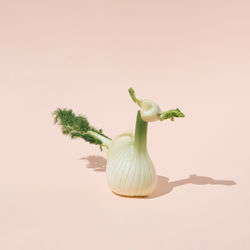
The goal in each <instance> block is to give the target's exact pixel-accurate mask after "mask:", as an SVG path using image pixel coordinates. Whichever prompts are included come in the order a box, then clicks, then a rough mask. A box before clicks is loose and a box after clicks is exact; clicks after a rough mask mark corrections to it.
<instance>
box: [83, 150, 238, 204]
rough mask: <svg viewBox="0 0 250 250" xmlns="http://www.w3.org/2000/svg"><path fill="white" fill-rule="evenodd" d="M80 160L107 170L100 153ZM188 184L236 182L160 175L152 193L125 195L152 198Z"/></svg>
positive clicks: (205, 177)
mask: <svg viewBox="0 0 250 250" xmlns="http://www.w3.org/2000/svg"><path fill="white" fill-rule="evenodd" d="M80 160H86V161H87V162H88V163H87V166H86V167H87V168H92V169H93V170H94V171H96V172H105V171H106V164H107V160H106V159H105V158H104V157H103V156H100V155H89V156H87V157H82V158H80ZM186 184H195V185H208V184H210V185H224V186H231V185H235V184H236V182H234V181H233V180H215V179H213V178H211V177H207V176H199V175H196V174H193V175H190V176H189V178H186V179H181V180H177V181H169V178H167V177H165V176H161V175H158V176H157V186H156V188H155V190H154V192H153V193H152V194H150V195H149V196H145V197H138V196H134V197H133V196H123V195H119V194H118V195H119V196H123V197H127V198H137V199H152V198H156V197H160V196H163V195H165V194H168V193H170V192H171V191H172V190H173V189H174V188H175V187H178V186H182V185H186Z"/></svg>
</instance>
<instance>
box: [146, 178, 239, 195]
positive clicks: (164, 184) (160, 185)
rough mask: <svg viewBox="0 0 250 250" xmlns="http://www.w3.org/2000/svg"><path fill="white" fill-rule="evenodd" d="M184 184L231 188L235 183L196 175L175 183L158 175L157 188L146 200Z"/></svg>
mask: <svg viewBox="0 0 250 250" xmlns="http://www.w3.org/2000/svg"><path fill="white" fill-rule="evenodd" d="M185 184H196V185H207V184H211V185H226V186H231V185H235V184H236V182H234V181H233V180H215V179H213V178H211V177H207V176H199V175H196V174H193V175H190V176H189V178H186V179H181V180H177V181H169V179H168V178H167V177H165V176H161V175H158V176H157V186H156V189H155V190H154V192H153V193H152V194H150V195H149V196H148V197H146V198H148V199H150V198H156V197H159V196H162V195H165V194H168V193H170V192H171V191H172V190H173V189H174V188H175V187H178V186H182V185H185Z"/></svg>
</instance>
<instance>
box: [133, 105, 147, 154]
mask: <svg viewBox="0 0 250 250" xmlns="http://www.w3.org/2000/svg"><path fill="white" fill-rule="evenodd" d="M147 130H148V123H147V122H145V121H143V120H142V119H141V113H140V110H138V112H137V117H136V125H135V140H134V147H135V148H136V150H138V151H140V152H146V151H147Z"/></svg>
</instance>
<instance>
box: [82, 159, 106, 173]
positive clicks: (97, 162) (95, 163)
mask: <svg viewBox="0 0 250 250" xmlns="http://www.w3.org/2000/svg"><path fill="white" fill-rule="evenodd" d="M80 160H86V161H88V164H87V166H86V167H87V168H92V169H93V170H94V171H96V172H105V171H106V164H107V160H106V159H105V158H104V157H102V156H100V155H89V156H87V157H82V158H81V159H80Z"/></svg>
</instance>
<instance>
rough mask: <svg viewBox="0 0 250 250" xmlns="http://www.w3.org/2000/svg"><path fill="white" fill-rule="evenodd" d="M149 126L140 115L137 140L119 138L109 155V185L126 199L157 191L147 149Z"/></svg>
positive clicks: (153, 170) (126, 137)
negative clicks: (126, 197)
mask: <svg viewBox="0 0 250 250" xmlns="http://www.w3.org/2000/svg"><path fill="white" fill-rule="evenodd" d="M146 136H147V123H146V122H144V121H142V120H141V117H140V113H139V112H138V115H137V126H136V132H135V137H134V136H133V135H132V134H129V133H126V134H121V135H119V136H117V137H115V138H114V139H113V140H112V142H111V144H110V147H109V150H108V154H107V182H108V185H109V186H110V188H111V190H112V191H113V192H114V193H116V194H119V195H124V196H147V195H149V194H150V193H152V192H153V191H154V189H155V187H156V182H157V176H156V171H155V167H154V165H153V162H152V160H151V159H150V156H149V155H148V152H147V147H146V139H147V138H146Z"/></svg>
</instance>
